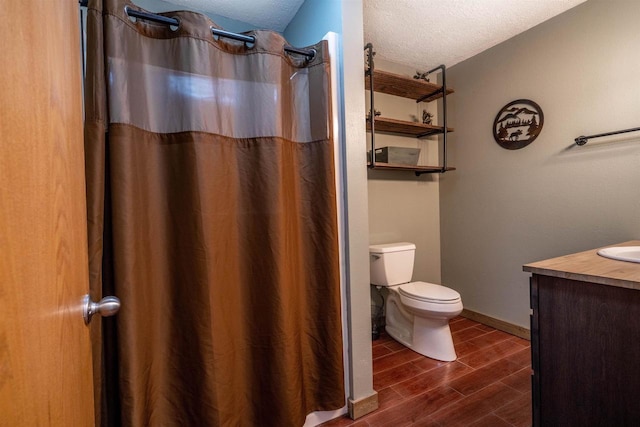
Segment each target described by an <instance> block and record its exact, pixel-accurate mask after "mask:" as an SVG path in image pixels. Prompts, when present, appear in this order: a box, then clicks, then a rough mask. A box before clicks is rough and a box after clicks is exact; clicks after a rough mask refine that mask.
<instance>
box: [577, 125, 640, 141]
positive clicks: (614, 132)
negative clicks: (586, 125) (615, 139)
mask: <svg viewBox="0 0 640 427" xmlns="http://www.w3.org/2000/svg"><path fill="white" fill-rule="evenodd" d="M638 131H640V128H632V129H624V130H616V131H613V132H607V133H599V134H597V135H589V136H584V135H582V136H579V137H577V138H576V139H575V140H574V141H575V142H576V144H578V145H584V144H586V143H587V142H588V141H589V140H590V139H591V138H600V137H603V136H610V135H618V134H619V133H627V132H638Z"/></svg>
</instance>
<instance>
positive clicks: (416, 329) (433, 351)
mask: <svg viewBox="0 0 640 427" xmlns="http://www.w3.org/2000/svg"><path fill="white" fill-rule="evenodd" d="M411 349H412V350H413V351H416V352H418V353H420V354H422V355H424V356H427V357H430V358H432V359H436V360H442V361H443V362H452V361H454V360H456V359H457V358H458V356H457V355H456V350H455V348H454V347H453V338H452V337H451V329H449V319H442V318H440V319H438V318H435V319H433V318H425V317H418V316H414V317H413V340H412V345H411Z"/></svg>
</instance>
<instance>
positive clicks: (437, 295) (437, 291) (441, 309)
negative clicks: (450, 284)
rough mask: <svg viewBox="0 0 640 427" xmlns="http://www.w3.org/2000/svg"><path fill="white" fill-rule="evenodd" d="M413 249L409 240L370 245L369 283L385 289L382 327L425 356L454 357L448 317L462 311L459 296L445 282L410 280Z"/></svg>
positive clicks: (447, 359) (450, 358) (396, 338)
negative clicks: (439, 283)
mask: <svg viewBox="0 0 640 427" xmlns="http://www.w3.org/2000/svg"><path fill="white" fill-rule="evenodd" d="M415 251H416V245H414V244H413V243H408V242H400V243H387V244H381V245H371V246H369V259H370V267H371V284H372V285H374V286H376V287H378V289H380V288H381V287H385V288H386V289H387V292H386V296H385V299H384V301H385V311H386V316H385V317H386V326H385V329H386V331H387V333H388V334H389V335H390V336H391V337H392V338H394V339H395V340H396V341H398V342H400V343H401V344H403V345H405V346H406V347H408V348H410V349H411V350H413V351H415V352H418V353H420V354H422V355H424V356H427V357H430V358H432V359H437V360H442V361H446V362H450V361H453V360H456V358H457V356H456V351H455V349H454V347H453V339H452V338H451V330H450V329H449V319H451V318H453V317H455V316H457V315H459V314H460V313H461V312H462V299H461V298H460V294H459V293H458V292H456V291H454V290H453V289H450V288H447V287H446V286H442V285H436V284H433V283H427V282H412V281H411V276H412V274H413V261H414V255H415Z"/></svg>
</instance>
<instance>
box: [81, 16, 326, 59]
mask: <svg viewBox="0 0 640 427" xmlns="http://www.w3.org/2000/svg"><path fill="white" fill-rule="evenodd" d="M81 4H82V3H81ZM124 11H125V13H126V14H127V15H128V16H133V17H134V18H140V19H146V20H147V21H153V22H157V23H159V24H166V25H175V26H179V25H180V20H178V19H176V18H168V17H166V16H162V15H156V14H155V13H148V12H142V11H140V10H135V9H131V8H130V7H129V6H125V7H124ZM211 33H212V34H214V35H216V36H218V37H226V38H229V39H233V40H237V41H241V42H244V43H255V42H256V38H255V37H254V36H245V35H244V34H238V33H232V32H231V31H225V30H220V29H218V28H213V27H211ZM284 51H285V52H287V53H294V54H297V55H303V56H306V57H307V60H309V61H311V60H312V59H313V58H315V56H316V50H315V49H298V48H295V47H292V46H285V47H284Z"/></svg>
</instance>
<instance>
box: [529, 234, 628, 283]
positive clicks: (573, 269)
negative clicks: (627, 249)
mask: <svg viewBox="0 0 640 427" xmlns="http://www.w3.org/2000/svg"><path fill="white" fill-rule="evenodd" d="M611 246H640V240H631V241H629V242H624V243H618V244H616V245H607V246H604V247H605V248H608V247H611ZM599 249H602V248H596V249H591V250H588V251H584V252H578V253H576V254H571V255H565V256H561V257H558V258H552V259H548V260H544V261H538V262H533V263H530V264H525V265H524V266H523V268H522V269H523V270H524V271H527V272H530V273H534V274H541V275H544V276H553V277H561V278H564V279H571V280H580V281H583V282H592V283H599V284H601V285H608V286H618V287H621V288H631V289H638V290H640V264H639V263H635V262H627V261H617V260H613V259H609V258H605V257H602V256H600V255H598V254H597V252H598V250H599Z"/></svg>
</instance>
